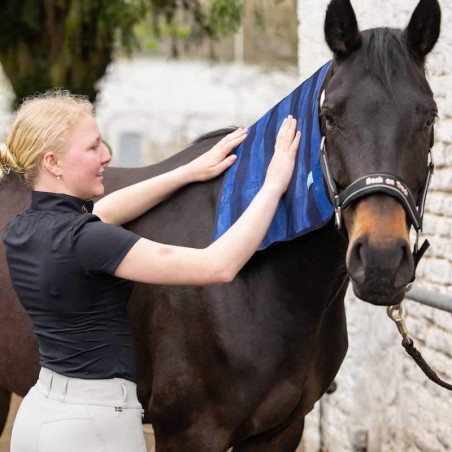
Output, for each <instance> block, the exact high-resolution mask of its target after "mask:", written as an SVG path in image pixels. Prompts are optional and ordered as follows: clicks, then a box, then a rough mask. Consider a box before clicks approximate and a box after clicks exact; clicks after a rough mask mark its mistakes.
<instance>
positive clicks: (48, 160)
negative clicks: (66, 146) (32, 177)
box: [42, 152, 61, 177]
mask: <svg viewBox="0 0 452 452" xmlns="http://www.w3.org/2000/svg"><path fill="white" fill-rule="evenodd" d="M42 166H43V168H45V169H46V170H47V171H48V172H49V173H51V174H52V175H53V176H55V177H58V176H60V175H61V164H60V161H59V160H58V158H57V156H56V155H55V154H54V153H53V152H46V153H45V154H44V158H43V159H42Z"/></svg>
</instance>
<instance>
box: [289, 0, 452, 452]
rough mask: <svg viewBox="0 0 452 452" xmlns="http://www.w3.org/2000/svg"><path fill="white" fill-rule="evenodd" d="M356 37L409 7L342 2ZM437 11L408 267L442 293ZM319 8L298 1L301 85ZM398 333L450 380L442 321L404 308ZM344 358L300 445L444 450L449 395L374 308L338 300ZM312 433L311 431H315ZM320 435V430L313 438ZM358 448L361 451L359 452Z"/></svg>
mask: <svg viewBox="0 0 452 452" xmlns="http://www.w3.org/2000/svg"><path fill="white" fill-rule="evenodd" d="M352 3H353V6H354V8H355V12H356V15H357V19H358V22H359V25H360V28H361V29H366V28H371V27H376V26H390V27H399V28H402V27H403V28H404V27H405V26H406V25H407V24H408V22H409V18H410V16H411V13H412V11H413V10H414V8H415V6H416V5H417V0H398V1H394V0H374V1H370V0H352ZM440 3H441V6H442V10H443V27H442V34H441V38H440V40H439V42H438V44H437V46H436V48H435V50H434V52H433V53H432V55H431V56H430V58H429V59H428V72H429V81H430V83H431V86H432V89H433V91H434V93H435V98H436V101H437V103H438V106H439V111H440V117H441V120H440V121H439V123H438V125H437V127H436V137H437V140H436V145H435V148H434V158H435V161H436V173H435V176H434V179H433V184H432V187H431V191H430V193H429V197H428V201H427V213H426V215H425V233H426V236H427V237H428V239H429V240H430V243H431V244H432V247H431V249H430V250H429V251H428V252H427V255H426V257H425V258H424V260H423V261H422V262H421V264H420V266H419V269H418V282H417V285H418V286H420V287H426V288H428V289H431V290H436V291H438V292H444V293H448V294H449V295H452V149H451V147H452V58H451V55H452V52H451V50H452V28H451V27H450V26H449V24H450V23H452V22H451V20H452V5H451V4H450V2H449V3H448V2H446V1H444V0H442V1H440ZM327 4H328V0H299V2H298V15H299V19H300V29H299V36H300V46H299V66H300V72H301V74H302V78H303V79H304V78H305V77H307V76H308V75H310V74H311V73H312V72H314V71H315V70H316V69H317V68H318V67H319V66H320V65H322V64H323V63H324V62H325V61H326V60H328V59H330V58H331V54H330V51H329V49H328V47H327V46H326V44H325V42H324V38H323V21H324V14H325V11H326V7H327ZM406 309H407V311H408V312H407V325H408V328H409V330H410V333H411V335H412V336H413V337H414V339H415V342H416V344H417V346H418V348H419V349H420V350H421V351H422V352H423V354H424V356H425V358H426V359H427V360H428V361H429V362H430V363H431V365H432V366H433V367H434V368H435V369H436V370H437V372H438V373H439V375H440V376H442V377H448V378H449V381H450V380H452V317H451V315H450V314H446V313H444V312H441V311H437V310H434V309H432V308H427V307H424V306H421V305H418V304H416V303H414V302H406ZM347 311H348V326H349V342H350V348H349V353H348V355H347V357H346V360H345V363H344V365H343V366H342V368H341V370H340V371H339V375H338V377H337V382H338V385H339V389H338V391H337V392H336V393H335V394H333V395H331V396H326V397H324V399H323V401H322V412H323V416H322V422H321V425H320V423H319V419H320V409H319V408H320V406H319V405H320V403H318V404H317V406H316V408H315V410H314V411H313V412H312V413H311V414H310V415H309V416H308V418H307V424H306V430H305V436H304V440H303V444H304V446H305V450H306V451H308V452H310V451H317V450H319V445H320V444H321V443H322V442H323V444H324V446H325V447H326V448H327V449H328V450H329V452H347V451H357V450H364V449H363V448H362V447H364V446H365V447H367V449H366V450H368V451H369V452H377V451H413V452H414V451H429V452H430V451H431V452H433V451H435V452H440V451H449V450H452V421H451V419H452V399H451V395H450V392H447V391H445V390H444V389H440V388H439V387H436V386H435V385H434V384H433V383H430V382H428V381H427V379H426V377H424V375H423V374H422V372H421V371H420V370H419V369H418V368H417V367H416V366H415V364H414V362H413V361H412V359H411V358H410V357H409V356H408V355H406V354H405V351H404V349H403V348H402V347H401V345H400V338H399V336H398V333H397V330H396V328H395V326H394V325H393V324H392V322H391V321H390V320H389V319H388V318H387V317H386V314H385V310H384V309H383V308H376V307H373V306H370V305H367V304H365V303H363V302H361V301H359V300H356V299H355V298H354V297H353V295H352V294H349V295H348V308H347ZM319 427H321V428H319ZM320 431H323V434H322V438H321V435H320V433H319V432H320ZM360 447H361V448H360Z"/></svg>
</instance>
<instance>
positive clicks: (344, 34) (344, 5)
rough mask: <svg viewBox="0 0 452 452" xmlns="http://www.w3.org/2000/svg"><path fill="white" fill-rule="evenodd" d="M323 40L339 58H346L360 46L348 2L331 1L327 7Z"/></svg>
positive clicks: (348, 0)
mask: <svg viewBox="0 0 452 452" xmlns="http://www.w3.org/2000/svg"><path fill="white" fill-rule="evenodd" d="M325 39H326V42H327V44H328V46H329V47H330V49H331V50H332V51H333V52H334V54H335V56H337V57H339V58H344V57H346V56H347V55H349V54H350V53H351V52H353V51H354V50H356V49H358V48H359V47H360V46H361V33H360V31H359V29H358V22H357V21H356V16H355V11H354V10H353V7H352V5H351V3H350V0H332V1H331V2H330V4H329V5H328V8H327V10H326V17H325Z"/></svg>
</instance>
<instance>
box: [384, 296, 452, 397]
mask: <svg viewBox="0 0 452 452" xmlns="http://www.w3.org/2000/svg"><path fill="white" fill-rule="evenodd" d="M387 312H388V316H389V318H390V319H391V320H392V321H393V322H395V324H396V325H397V329H398V330H399V333H400V334H401V335H402V345H403V347H404V348H405V350H406V352H407V353H408V354H409V355H410V356H411V357H412V358H413V359H414V361H415V363H416V364H417V365H418V366H419V367H420V368H421V370H422V372H424V374H425V375H426V376H427V377H428V378H429V379H430V380H431V381H433V382H434V383H436V384H437V385H439V386H441V387H443V388H444V389H447V390H449V391H452V385H451V384H450V383H447V382H445V381H444V380H442V379H441V378H440V377H438V374H437V373H436V372H435V371H434V370H433V369H432V368H431V367H430V366H429V365H428V364H427V363H426V361H425V359H424V358H423V357H422V355H421V353H420V352H419V350H417V348H416V347H415V346H414V342H413V339H411V337H410V335H409V334H408V329H407V327H406V325H405V321H404V319H403V307H402V304H398V305H395V306H389V307H388V309H387Z"/></svg>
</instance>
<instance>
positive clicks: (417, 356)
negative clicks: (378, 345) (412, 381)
mask: <svg viewBox="0 0 452 452" xmlns="http://www.w3.org/2000/svg"><path fill="white" fill-rule="evenodd" d="M402 345H403V347H404V348H405V350H406V352H407V353H408V354H409V355H410V356H411V357H412V358H413V359H414V361H415V362H416V364H417V365H418V366H419V367H420V368H421V370H422V372H424V374H425V375H426V376H427V377H428V378H429V379H430V380H432V381H433V382H434V383H436V384H437V385H439V386H441V387H443V388H445V389H448V390H449V391H452V385H451V384H450V383H446V382H445V381H443V380H441V378H439V377H438V375H437V373H436V372H435V371H434V370H433V369H432V368H431V367H430V366H429V365H428V364H427V363H426V362H425V359H424V358H423V357H422V355H421V353H420V352H419V350H417V348H416V347H415V346H414V343H413V340H412V339H410V340H406V339H403V341H402Z"/></svg>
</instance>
